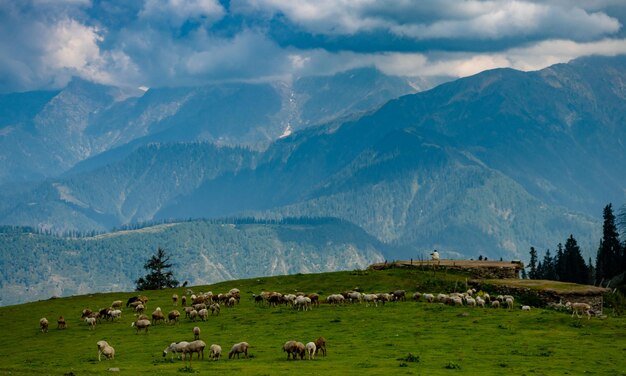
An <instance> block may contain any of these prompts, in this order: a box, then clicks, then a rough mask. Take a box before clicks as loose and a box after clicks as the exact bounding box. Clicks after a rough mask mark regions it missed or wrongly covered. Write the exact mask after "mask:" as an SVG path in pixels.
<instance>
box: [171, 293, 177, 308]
mask: <svg viewBox="0 0 626 376" xmlns="http://www.w3.org/2000/svg"><path fill="white" fill-rule="evenodd" d="M172 304H173V305H174V306H176V305H178V294H174V295H172Z"/></svg>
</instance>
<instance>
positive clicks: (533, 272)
mask: <svg viewBox="0 0 626 376" xmlns="http://www.w3.org/2000/svg"><path fill="white" fill-rule="evenodd" d="M529 268H530V270H529V271H528V278H530V279H538V278H537V251H536V250H535V247H530V263H529Z"/></svg>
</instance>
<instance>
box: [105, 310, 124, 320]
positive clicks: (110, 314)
mask: <svg viewBox="0 0 626 376" xmlns="http://www.w3.org/2000/svg"><path fill="white" fill-rule="evenodd" d="M107 315H108V317H110V318H111V320H115V319H119V318H121V317H122V311H121V310H119V309H113V310H109V311H108V312H107Z"/></svg>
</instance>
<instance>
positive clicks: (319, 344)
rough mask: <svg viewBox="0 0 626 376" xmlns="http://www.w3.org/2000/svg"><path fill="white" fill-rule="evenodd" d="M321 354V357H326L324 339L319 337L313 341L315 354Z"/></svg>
mask: <svg viewBox="0 0 626 376" xmlns="http://www.w3.org/2000/svg"><path fill="white" fill-rule="evenodd" d="M320 351H321V352H322V355H323V356H326V338H324V337H319V338H318V339H316V340H315V353H318V352H320Z"/></svg>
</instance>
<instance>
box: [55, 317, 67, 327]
mask: <svg viewBox="0 0 626 376" xmlns="http://www.w3.org/2000/svg"><path fill="white" fill-rule="evenodd" d="M65 328H67V324H66V323H65V317H63V316H59V318H58V319H57V329H65Z"/></svg>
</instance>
